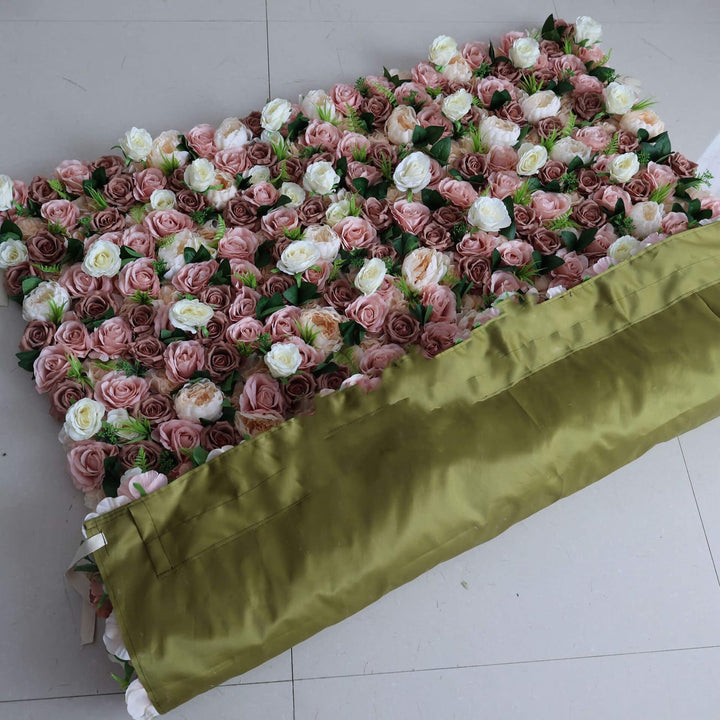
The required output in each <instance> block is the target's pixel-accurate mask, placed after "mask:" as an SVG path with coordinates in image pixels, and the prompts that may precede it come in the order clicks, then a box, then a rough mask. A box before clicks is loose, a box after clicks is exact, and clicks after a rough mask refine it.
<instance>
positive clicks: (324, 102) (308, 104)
mask: <svg viewBox="0 0 720 720" xmlns="http://www.w3.org/2000/svg"><path fill="white" fill-rule="evenodd" d="M300 110H301V111H302V114H303V115H304V116H305V117H306V118H308V119H309V120H320V114H321V113H322V115H323V117H325V118H327V119H329V120H330V121H333V120H337V118H338V112H337V110H336V108H335V103H333V101H332V99H331V97H330V96H329V95H328V94H327V93H326V92H325V91H324V90H311V91H310V92H309V93H307V94H306V95H304V96H302V97H301V98H300Z"/></svg>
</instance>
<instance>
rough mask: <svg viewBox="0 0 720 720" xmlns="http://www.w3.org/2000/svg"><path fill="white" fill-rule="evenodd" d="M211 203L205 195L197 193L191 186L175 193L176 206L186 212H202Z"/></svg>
mask: <svg viewBox="0 0 720 720" xmlns="http://www.w3.org/2000/svg"><path fill="white" fill-rule="evenodd" d="M209 205H210V203H209V202H208V199H207V198H206V197H205V195H202V194H201V193H196V192H194V191H193V190H190V188H183V189H182V190H179V191H178V192H177V193H176V194H175V207H177V209H178V210H180V211H181V212H184V213H188V214H190V213H194V212H200V210H204V209H205V208H207V207H209Z"/></svg>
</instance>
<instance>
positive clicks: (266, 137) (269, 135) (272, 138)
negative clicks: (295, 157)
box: [260, 130, 287, 149]
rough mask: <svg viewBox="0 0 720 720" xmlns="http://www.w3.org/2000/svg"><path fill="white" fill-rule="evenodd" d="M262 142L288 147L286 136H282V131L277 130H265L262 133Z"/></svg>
mask: <svg viewBox="0 0 720 720" xmlns="http://www.w3.org/2000/svg"><path fill="white" fill-rule="evenodd" d="M260 142H264V143H268V144H269V145H274V146H275V147H278V146H279V147H281V148H285V149H287V144H286V142H285V138H284V137H283V136H282V133H280V132H278V131H277V130H263V131H262V132H261V133H260Z"/></svg>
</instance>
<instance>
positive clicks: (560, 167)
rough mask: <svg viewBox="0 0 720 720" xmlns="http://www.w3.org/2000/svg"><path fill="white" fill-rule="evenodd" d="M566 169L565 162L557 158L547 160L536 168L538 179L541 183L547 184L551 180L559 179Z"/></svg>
mask: <svg viewBox="0 0 720 720" xmlns="http://www.w3.org/2000/svg"><path fill="white" fill-rule="evenodd" d="M566 170H567V166H566V165H565V163H562V162H560V161H559V160H548V161H547V162H546V163H545V164H544V165H543V166H542V167H541V168H540V170H538V179H539V180H540V182H541V183H543V185H547V184H548V183H551V182H552V181H553V180H559V179H560V178H561V177H562V176H563V175H564V174H565V171H566Z"/></svg>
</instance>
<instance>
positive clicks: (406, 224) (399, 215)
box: [338, 200, 430, 247]
mask: <svg viewBox="0 0 720 720" xmlns="http://www.w3.org/2000/svg"><path fill="white" fill-rule="evenodd" d="M391 212H392V215H393V217H394V218H395V222H397V224H398V225H399V226H400V227H401V228H402V229H403V230H404V231H405V232H407V233H411V234H412V235H417V234H418V233H419V232H420V231H421V230H422V229H423V227H424V226H425V224H426V223H427V221H428V220H429V219H430V208H428V207H427V205H423V203H420V202H408V201H407V200H397V201H396V202H395V203H393V205H392V207H391ZM347 219H348V218H346V220H347ZM341 222H344V221H341ZM339 225H340V223H338V226H339ZM340 237H341V239H342V237H343V236H342V235H341V236H340ZM358 247H363V246H362V245H360V246H358Z"/></svg>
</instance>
